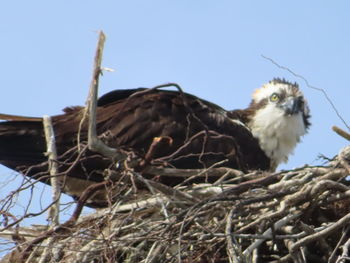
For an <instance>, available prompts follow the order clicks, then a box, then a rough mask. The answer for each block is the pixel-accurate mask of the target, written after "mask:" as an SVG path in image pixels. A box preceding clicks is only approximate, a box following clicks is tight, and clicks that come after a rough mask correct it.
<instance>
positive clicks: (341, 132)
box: [332, 126, 350, 141]
mask: <svg viewBox="0 0 350 263" xmlns="http://www.w3.org/2000/svg"><path fill="white" fill-rule="evenodd" d="M332 130H333V131H334V132H336V133H337V134H338V135H339V136H341V137H343V138H344V139H346V140H348V141H350V134H349V133H348V132H346V131H344V130H343V129H341V128H339V127H337V126H333V127H332Z"/></svg>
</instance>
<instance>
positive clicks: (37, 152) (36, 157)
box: [0, 114, 46, 170]
mask: <svg viewBox="0 0 350 263" xmlns="http://www.w3.org/2000/svg"><path fill="white" fill-rule="evenodd" d="M6 116H7V117H9V118H10V116H12V117H11V119H12V121H5V122H0V164H3V165H5V166H7V167H9V168H11V169H14V170H18V169H17V168H18V167H20V166H27V167H28V166H31V165H36V164H39V163H41V162H43V161H45V155H44V152H45V150H46V146H45V139H44V134H43V126H42V122H41V120H40V121H39V119H40V118H37V120H35V119H34V118H32V119H30V120H28V119H26V120H24V118H25V117H23V119H21V120H20V118H17V120H15V121H13V120H14V118H13V117H14V116H13V115H6ZM4 117H5V116H4V115H3V114H0V118H2V119H4ZM9 118H7V119H9Z"/></svg>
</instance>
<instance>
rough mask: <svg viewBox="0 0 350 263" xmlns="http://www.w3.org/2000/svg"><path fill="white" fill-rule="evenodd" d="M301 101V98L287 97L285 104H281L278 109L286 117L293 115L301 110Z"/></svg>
mask: <svg viewBox="0 0 350 263" xmlns="http://www.w3.org/2000/svg"><path fill="white" fill-rule="evenodd" d="M302 106H303V99H302V98H301V97H297V98H294V97H288V98H287V99H286V101H285V102H283V103H282V104H281V105H280V107H281V108H282V109H283V110H284V112H285V113H286V115H289V116H291V115H294V114H297V113H299V112H300V111H301V110H302Z"/></svg>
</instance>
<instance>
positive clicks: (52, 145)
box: [43, 115, 61, 227]
mask: <svg viewBox="0 0 350 263" xmlns="http://www.w3.org/2000/svg"><path fill="white" fill-rule="evenodd" d="M43 124H44V131H45V139H46V153H47V156H48V163H49V171H50V183H51V186H52V199H53V204H52V206H51V207H50V210H49V220H51V222H52V226H53V227H54V226H57V225H58V224H59V212H60V202H59V199H60V195H61V185H60V180H59V178H58V177H57V176H56V175H57V173H58V166H57V162H56V161H57V151H56V141H55V134H54V131H53V127H52V122H51V118H50V117H49V116H47V115H45V116H44V117H43Z"/></svg>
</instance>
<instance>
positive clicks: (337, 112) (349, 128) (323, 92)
mask: <svg viewBox="0 0 350 263" xmlns="http://www.w3.org/2000/svg"><path fill="white" fill-rule="evenodd" d="M261 56H262V57H263V58H264V59H266V60H268V61H270V62H271V63H272V64H274V65H275V66H277V67H278V68H280V69H283V70H286V71H288V72H289V73H290V74H292V75H293V76H294V77H297V78H300V79H302V80H303V81H304V82H305V84H306V86H307V87H308V88H310V89H314V90H317V91H320V92H322V94H323V96H324V97H325V98H326V100H327V101H328V103H329V104H330V105H331V106H332V108H333V110H334V112H335V114H336V115H337V116H338V118H339V119H340V120H341V121H342V122H343V123H344V125H345V126H346V127H347V128H348V130H350V126H349V125H348V124H347V123H346V121H345V120H344V118H343V117H342V116H341V115H340V113H339V111H338V109H337V107H336V106H335V105H334V103H333V102H332V100H331V98H330V97H329V96H328V94H327V92H326V91H325V90H324V89H320V88H317V87H315V86H312V85H310V84H309V81H308V80H307V79H306V78H305V77H304V76H302V75H300V74H297V73H295V72H294V71H292V70H291V69H289V68H287V67H285V66H282V65H280V64H278V63H277V62H276V61H275V60H273V59H272V58H269V57H266V56H264V55H261Z"/></svg>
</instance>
